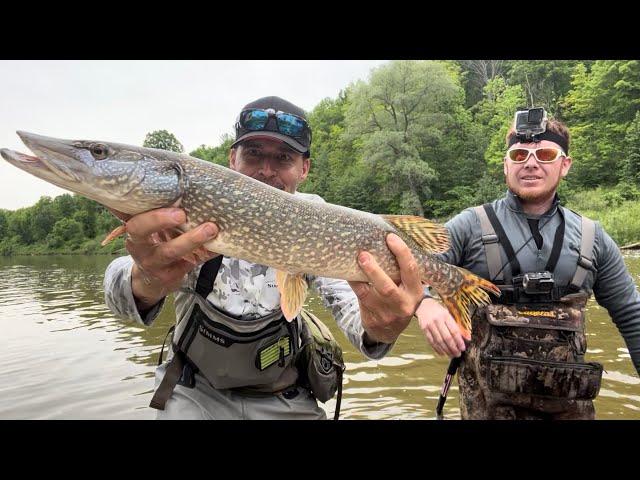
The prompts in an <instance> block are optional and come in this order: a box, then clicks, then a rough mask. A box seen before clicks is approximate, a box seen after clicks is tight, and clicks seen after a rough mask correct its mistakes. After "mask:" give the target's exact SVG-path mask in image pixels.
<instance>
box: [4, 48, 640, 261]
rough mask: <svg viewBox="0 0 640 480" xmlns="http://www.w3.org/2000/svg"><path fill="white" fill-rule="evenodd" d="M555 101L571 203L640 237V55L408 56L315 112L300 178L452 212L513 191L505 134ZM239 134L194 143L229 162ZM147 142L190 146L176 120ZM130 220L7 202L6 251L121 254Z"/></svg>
mask: <svg viewBox="0 0 640 480" xmlns="http://www.w3.org/2000/svg"><path fill="white" fill-rule="evenodd" d="M531 107H543V108H545V109H546V111H547V112H548V115H549V117H550V118H556V119H559V120H561V121H563V122H564V123H566V124H567V125H568V127H569V128H570V130H571V145H570V152H569V155H570V156H571V158H572V159H573V164H572V167H571V170H570V172H569V175H568V176H567V177H566V179H565V180H564V181H563V182H562V183H561V185H560V187H559V190H558V192H559V195H560V198H561V201H562V204H563V205H565V206H567V207H569V208H571V209H574V210H576V211H578V212H579V213H581V214H583V215H586V216H588V217H590V218H593V219H594V220H597V221H599V222H600V223H601V224H602V226H603V227H604V228H605V230H607V232H608V233H609V234H610V235H611V236H612V237H613V239H614V240H615V241H616V242H617V243H618V245H620V246H622V245H625V244H628V243H633V242H638V241H640V202H638V199H640V188H639V185H640V114H639V111H640V61H630V60H629V61H627V60H548V61H547V60H516V61H509V60H465V61H454V60H447V61H445V60H425V61H411V60H397V61H391V62H389V63H385V64H383V65H381V66H379V67H377V68H375V69H373V70H371V72H370V74H369V77H368V79H367V80H360V81H358V82H355V83H352V84H350V85H345V87H344V89H343V90H341V91H340V92H338V93H337V96H336V97H335V98H325V99H323V100H322V101H321V102H320V103H319V104H318V105H316V106H315V107H314V108H313V109H312V110H311V111H309V112H307V113H308V118H309V123H310V124H311V127H312V130H313V141H312V145H311V173H310V174H309V177H308V179H307V180H306V181H305V182H304V183H303V184H302V185H301V186H300V190H301V191H304V192H313V193H316V194H318V195H321V196H322V197H324V199H325V200H326V201H328V202H331V203H336V204H339V205H344V206H347V207H351V208H356V209H359V210H364V211H368V212H372V213H380V214H382V213H384V214H413V215H419V216H422V217H425V218H429V219H431V220H434V221H436V222H440V223H442V222H445V221H446V220H447V219H449V218H451V217H452V216H454V215H455V214H457V213H459V212H460V211H462V210H463V209H465V208H467V207H471V206H474V205H478V204H481V203H485V202H488V201H491V200H494V199H496V198H498V197H500V196H503V195H504V194H505V192H506V186H505V183H504V174H503V171H502V162H503V158H504V152H505V150H506V144H505V136H506V133H507V130H508V129H509V127H510V126H511V125H512V124H513V118H514V114H515V112H516V111H517V109H518V108H531ZM231 143H233V137H232V135H231V133H229V134H225V135H224V136H222V138H220V139H219V142H218V144H217V145H206V144H202V145H201V146H200V147H198V148H197V149H195V150H193V151H191V152H187V153H189V155H191V156H194V157H198V158H201V159H203V160H207V161H211V162H215V163H217V164H220V165H224V166H227V165H228V155H229V147H230V145H231ZM141 145H143V146H148V147H155V148H165V149H169V150H173V151H183V147H182V144H181V143H180V141H179V140H178V139H177V138H175V137H174V136H173V134H171V133H170V132H168V131H166V130H160V131H154V132H150V133H149V134H147V136H146V138H145V139H144V141H143V142H142V143H141ZM117 225H119V221H118V220H117V219H116V218H115V217H113V215H111V213H110V212H108V211H107V210H106V209H105V208H104V207H102V206H101V205H99V204H98V203H96V202H94V201H92V200H88V199H86V198H83V197H80V196H77V195H72V194H63V195H60V196H57V197H55V198H51V197H46V196H44V197H41V198H40V200H39V201H38V202H36V204H35V205H33V206H30V207H26V208H21V209H18V210H15V211H11V210H3V209H0V255H19V254H44V253H114V252H121V251H122V248H123V244H122V239H116V240H115V241H114V242H112V243H111V244H109V245H107V246H106V247H102V246H101V245H100V242H101V240H102V239H103V238H104V237H105V236H106V234H107V233H108V232H110V231H111V230H112V229H113V228H115V227H116V226H117Z"/></svg>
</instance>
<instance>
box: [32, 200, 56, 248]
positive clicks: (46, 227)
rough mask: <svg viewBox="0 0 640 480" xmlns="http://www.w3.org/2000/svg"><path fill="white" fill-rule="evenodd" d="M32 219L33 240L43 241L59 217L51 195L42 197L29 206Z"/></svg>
mask: <svg viewBox="0 0 640 480" xmlns="http://www.w3.org/2000/svg"><path fill="white" fill-rule="evenodd" d="M29 216H30V218H31V220H32V222H33V223H32V226H31V228H32V231H33V242H34V243H36V242H43V241H44V240H45V239H46V238H47V235H48V234H49V232H50V231H51V229H52V228H53V225H54V224H55V223H56V221H57V219H58V215H57V211H56V208H55V205H54V204H53V201H52V200H51V197H46V196H45V197H40V200H38V201H37V202H36V204H35V205H33V206H31V207H29Z"/></svg>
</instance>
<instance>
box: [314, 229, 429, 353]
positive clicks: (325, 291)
mask: <svg viewBox="0 0 640 480" xmlns="http://www.w3.org/2000/svg"><path fill="white" fill-rule="evenodd" d="M387 244H388V246H389V248H390V250H391V251H392V252H393V253H394V254H395V255H396V258H397V260H398V265H399V267H400V273H401V281H400V283H399V284H397V285H396V283H395V282H394V281H393V280H391V278H389V276H388V275H387V274H386V273H385V272H384V270H382V268H380V266H379V265H378V264H377V262H376V261H375V259H374V258H373V257H372V256H371V255H370V254H369V253H367V252H362V253H361V254H360V255H359V257H358V259H359V262H360V266H361V268H362V270H363V272H365V274H366V275H367V276H368V277H369V280H370V282H369V283H367V282H345V281H344V280H335V279H326V278H318V279H316V286H317V288H318V292H319V293H320V295H321V296H322V298H323V301H324V304H325V306H326V307H328V308H330V309H331V313H332V314H333V316H334V318H335V319H336V321H337V323H338V325H339V326H340V328H341V329H342V330H343V332H344V333H345V335H346V336H347V338H348V339H349V341H350V342H351V343H352V344H353V345H354V346H355V347H356V348H357V349H358V350H360V351H361V352H362V353H363V354H364V355H366V356H367V357H369V358H372V359H379V358H382V357H383V356H384V355H385V354H386V353H387V352H388V351H389V350H390V349H391V347H392V346H393V344H394V343H395V341H396V339H397V338H398V336H399V335H400V333H402V331H403V330H404V329H405V328H406V327H407V326H408V324H409V322H410V321H411V319H412V318H413V314H414V312H415V310H416V308H417V306H418V305H419V304H420V301H421V300H422V298H423V297H424V288H423V286H422V282H421V281H420V275H419V269H418V267H417V264H416V262H415V259H414V258H413V255H412V254H411V251H410V250H409V248H408V247H407V246H406V244H405V243H404V242H403V241H402V240H401V239H400V238H399V237H397V236H396V235H389V236H388V237H387Z"/></svg>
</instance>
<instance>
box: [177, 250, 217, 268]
mask: <svg viewBox="0 0 640 480" xmlns="http://www.w3.org/2000/svg"><path fill="white" fill-rule="evenodd" d="M212 253H213V252H210V251H209V250H207V249H206V248H205V247H204V246H199V247H198V248H196V249H195V250H194V251H193V252H191V253H190V254H188V255H185V256H184V257H182V259H183V260H184V261H186V262H189V263H191V264H193V265H198V264H200V263H204V262H205V261H206V260H211V258H213V257H211V254H212Z"/></svg>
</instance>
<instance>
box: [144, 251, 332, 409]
mask: <svg viewBox="0 0 640 480" xmlns="http://www.w3.org/2000/svg"><path fill="white" fill-rule="evenodd" d="M222 259H223V257H222V255H219V256H218V257H216V258H214V259H211V260H209V261H208V262H206V263H204V264H203V266H202V268H201V270H200V274H199V275H198V280H197V284H196V289H195V292H194V291H192V290H189V289H181V291H182V292H185V293H187V294H192V295H194V296H195V303H194V304H193V307H192V310H191V312H190V313H189V315H188V318H186V319H185V320H182V321H181V322H180V323H179V324H178V325H177V326H173V327H171V329H170V330H169V332H168V333H167V337H169V336H170V337H171V341H170V346H171V347H170V348H171V351H172V353H173V358H172V359H171V360H170V361H169V364H168V365H167V371H166V373H165V376H164V377H163V379H162V382H161V383H160V385H159V386H158V388H157V389H156V392H155V394H154V396H153V398H152V400H151V403H150V406H151V407H152V408H156V409H159V410H164V408H165V405H166V402H167V400H168V399H169V397H170V396H171V394H172V393H173V390H174V388H175V386H176V385H177V384H178V383H180V384H181V385H183V386H186V387H188V388H193V386H194V385H195V373H196V372H198V373H200V374H201V375H203V376H204V377H205V378H206V379H207V380H208V381H209V382H210V383H211V385H212V386H213V387H214V388H216V389H233V390H236V391H238V392H240V393H242V394H246V395H253V396H265V395H274V394H278V393H283V392H285V391H287V390H290V389H291V388H292V387H294V386H295V385H296V384H299V385H301V386H303V387H305V388H309V385H308V384H307V379H312V380H313V379H314V377H313V375H312V373H313V372H312V368H310V367H309V366H308V365H298V363H299V362H297V360H298V359H301V360H307V361H309V360H310V359H313V358H315V355H309V352H310V351H311V350H313V351H314V353H315V349H313V347H314V346H316V345H317V342H314V341H313V340H314V339H313V335H312V332H310V331H309V328H306V325H307V323H308V322H310V321H311V320H312V319H313V320H314V321H317V323H319V324H321V325H322V326H324V325H323V324H322V322H320V320H318V319H317V318H316V317H315V316H313V315H312V314H311V313H310V312H307V311H304V312H303V315H305V316H303V319H304V320H301V319H300V317H298V318H295V319H294V320H293V321H291V322H288V321H287V320H286V319H285V318H284V316H283V315H282V312H280V310H278V311H277V312H274V313H273V314H270V315H268V316H266V317H262V318H259V319H257V320H240V321H239V320H237V319H234V318H232V317H229V316H227V315H226V314H224V313H223V312H221V311H219V310H218V309H216V308H214V307H213V306H212V305H211V304H210V303H209V302H208V301H207V300H206V297H207V295H208V294H209V293H210V292H211V291H212V290H213V283H214V281H215V278H216V276H217V274H218V271H219V269H220V266H221V264H222ZM324 328H325V329H326V327H324ZM327 331H328V330H327ZM330 338H331V340H333V337H331V336H330ZM174 339H177V341H174ZM165 342H166V338H165ZM335 345H337V343H336V344H335ZM337 350H338V351H337V352H335V355H333V356H332V355H330V354H331V353H332V352H333V351H327V349H322V350H321V351H320V352H318V355H321V354H322V355H324V357H323V359H324V361H323V362H319V363H320V367H321V368H320V367H319V368H320V370H321V371H320V373H321V375H322V382H321V383H323V385H322V388H321V385H320V383H318V384H317V388H316V389H312V390H316V391H317V392H318V393H317V394H316V393H315V391H314V395H315V396H316V398H318V399H319V400H321V401H323V402H325V401H326V400H327V399H328V398H324V397H323V395H328V394H327V393H325V392H330V393H331V397H332V396H333V393H335V391H336V390H338V401H337V404H336V411H335V419H337V418H338V415H339V412H340V410H339V408H340V400H341V393H342V392H341V390H342V389H341V387H342V372H343V370H344V364H343V363H342V351H341V350H340V349H339V346H338V347H337ZM163 351H164V342H163V345H162V349H161V351H160V357H159V359H158V365H160V364H161V363H162V354H163ZM327 359H328V360H327ZM305 366H306V367H309V368H302V369H301V368H300V367H305ZM324 368H326V371H325V370H324ZM299 371H301V372H304V375H303V376H302V378H299V374H298V372H299ZM332 374H333V375H332ZM330 381H333V382H334V383H333V384H332V385H327V384H328V383H329V382H330ZM332 387H333V388H332Z"/></svg>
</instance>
